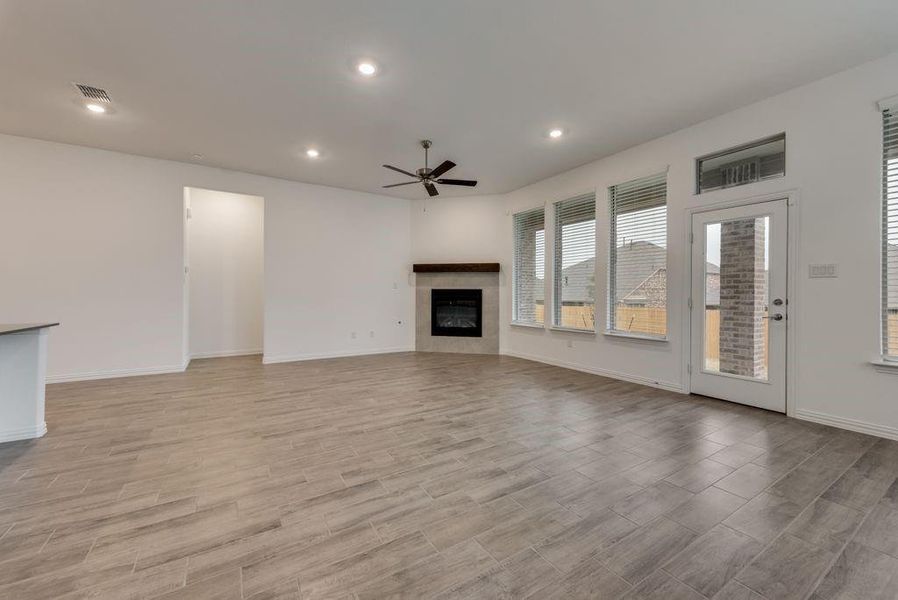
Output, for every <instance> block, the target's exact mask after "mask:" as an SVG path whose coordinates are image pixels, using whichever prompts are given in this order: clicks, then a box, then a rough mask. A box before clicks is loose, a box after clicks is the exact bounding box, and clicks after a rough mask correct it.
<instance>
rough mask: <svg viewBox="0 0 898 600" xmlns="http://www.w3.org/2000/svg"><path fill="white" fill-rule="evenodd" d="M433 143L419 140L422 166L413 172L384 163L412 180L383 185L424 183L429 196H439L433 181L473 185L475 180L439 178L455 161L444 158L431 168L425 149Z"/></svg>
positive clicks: (387, 186)
mask: <svg viewBox="0 0 898 600" xmlns="http://www.w3.org/2000/svg"><path fill="white" fill-rule="evenodd" d="M431 145H433V143H432V142H431V141H430V140H421V147H422V148H424V167H423V168H421V169H418V170H417V171H415V172H414V173H409V172H408V171H405V170H403V169H400V168H399V167H394V166H392V165H384V166H385V167H386V168H388V169H392V170H393V171H396V172H397V173H402V174H403V175H408V176H409V177H414V178H415V180H414V181H405V182H403V183H393V184H391V185H385V186H383V187H385V188H391V187H398V186H400V185H411V184H413V183H422V184H424V188H425V189H426V190H427V193H428V194H430V195H431V196H439V195H440V193H439V192H438V191H437V186H435V185H434V183H439V184H441V185H464V186H467V187H474V186H475V185H477V182H476V181H474V180H472V179H440V175H442V174H443V173H445V172H446V171H448V170H449V169H451V168H453V167H454V166H455V163H454V162H452V161H451V160H444V161H443V162H442V163H440V165H439V166H438V167H436V168H435V169H431V168H430V167H429V166H428V156H427V151H428V150H429V149H430V147H431Z"/></svg>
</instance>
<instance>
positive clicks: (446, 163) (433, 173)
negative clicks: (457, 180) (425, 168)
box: [430, 160, 455, 177]
mask: <svg viewBox="0 0 898 600" xmlns="http://www.w3.org/2000/svg"><path fill="white" fill-rule="evenodd" d="M454 166H455V163H454V162H452V161H451V160H444V161H443V162H441V163H440V165H439V166H438V167H437V168H436V169H434V170H433V171H431V172H430V176H431V177H439V176H440V175H442V174H443V173H445V172H446V171H448V170H449V169H451V168H452V167H454Z"/></svg>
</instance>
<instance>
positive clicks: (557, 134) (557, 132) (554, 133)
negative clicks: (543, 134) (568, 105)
mask: <svg viewBox="0 0 898 600" xmlns="http://www.w3.org/2000/svg"><path fill="white" fill-rule="evenodd" d="M563 135H564V131H562V130H561V129H553V130H551V131H549V137H550V138H560V137H561V136H563Z"/></svg>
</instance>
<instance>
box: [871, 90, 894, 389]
mask: <svg viewBox="0 0 898 600" xmlns="http://www.w3.org/2000/svg"><path fill="white" fill-rule="evenodd" d="M878 107H879V111H880V112H881V113H882V171H881V181H882V183H881V185H882V188H881V194H882V223H881V226H880V235H881V237H882V241H881V244H882V245H881V255H880V260H881V264H880V268H881V271H880V272H881V279H880V358H881V361H874V362H875V363H876V362H879V364H880V365H882V366H883V367H888V368H889V370H893V368H894V369H898V354H889V339H888V338H889V288H890V287H891V286H898V281H890V280H889V266H890V265H889V226H890V225H892V226H893V227H894V226H895V223H894V222H892V223H890V214H889V213H890V209H891V211H894V210H895V203H898V201H896V200H895V199H894V198H889V175H890V171H895V168H894V167H893V168H892V169H890V168H889V158H888V150H892V149H898V140H894V139H890V138H891V137H894V136H896V135H898V96H893V97H891V98H886V99H885V100H882V101H880V102H879V103H878ZM893 160H894V159H893ZM893 174H896V175H898V172H896V173H893ZM896 183H898V182H896ZM893 220H894V217H893ZM893 372H898V371H893Z"/></svg>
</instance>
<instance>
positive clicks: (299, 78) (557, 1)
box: [0, 0, 898, 197]
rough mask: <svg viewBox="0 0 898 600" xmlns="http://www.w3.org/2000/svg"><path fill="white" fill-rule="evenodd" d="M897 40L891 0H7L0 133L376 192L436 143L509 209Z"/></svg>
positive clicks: (1, 43)
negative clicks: (313, 154) (88, 102)
mask: <svg viewBox="0 0 898 600" xmlns="http://www.w3.org/2000/svg"><path fill="white" fill-rule="evenodd" d="M895 31H898V2H896V1H895V0H852V1H850V2H846V1H845V0H753V1H751V2H721V1H720V0H680V1H675V2H674V1H670V0H654V1H651V0H628V1H621V0H594V1H586V0H552V1H549V0H440V1H436V0H378V1H374V0H264V1H249V0H78V1H73V0H42V1H36V0H0V77H2V81H3V82H4V83H3V85H2V86H0V132H3V133H11V134H15V135H24V136H29V137H36V138H42V139H48V140H56V141H61V142H68V143H73V144H83V145H86V146H94V147H98V148H107V149H111V150H119V151H123V152H129V153H134V154H141V155H146V156H153V157H159V158H167V159H171V160H179V161H188V162H190V161H191V160H192V158H191V156H192V155H193V154H194V153H201V154H203V155H204V159H203V160H202V161H200V162H202V163H203V164H207V165H212V166H218V167H224V168H228V169H237V170H241V171H249V172H253V173H260V174H264V175H271V176H275V177H283V178H287V179H293V180H299V181H307V182H313V183H321V184H325V185H332V186H338V187H345V188H351V189H357V190H364V191H371V192H380V191H381V190H380V186H381V185H383V184H387V183H395V182H399V181H402V180H403V178H402V176H400V175H398V174H394V173H391V172H389V171H387V170H386V169H383V168H381V167H380V165H381V164H382V163H391V164H395V165H397V166H400V167H402V168H405V169H408V170H412V169H414V168H416V167H418V166H422V165H421V163H422V162H423V155H422V152H421V149H420V148H419V147H418V146H417V141H418V140H419V139H421V138H422V137H428V138H430V139H432V140H433V141H434V148H433V150H432V152H431V164H434V163H436V162H439V161H441V160H443V159H446V158H448V159H452V160H454V161H455V162H457V163H458V164H459V167H457V168H456V169H455V170H453V171H451V172H450V173H449V174H447V177H454V178H468V177H470V178H477V179H479V180H480V186H478V187H477V188H474V189H473V190H472V189H468V188H447V187H445V186H443V187H442V188H441V191H442V192H444V193H445V194H446V195H457V194H471V193H479V194H484V193H498V192H506V191H509V190H512V189H516V188H518V187H521V186H523V185H526V184H528V183H531V182H534V181H537V180H539V179H542V178H545V177H547V176H550V175H553V174H556V173H559V172H562V171H565V170H567V169H570V168H572V167H575V166H578V165H580V164H583V163H586V162H589V161H591V160H594V159H597V158H600V157H602V156H606V155H608V154H611V153H614V152H617V151H620V150H622V149H624V148H627V147H630V146H633V145H636V144H638V143H641V142H644V141H647V140H649V139H652V138H655V137H658V136H660V135H664V134H666V133H669V132H671V131H675V130H677V129H680V128H682V127H685V126H687V125H690V124H693V123H696V122H699V121H702V120H704V119H707V118H709V117H712V116H715V115H718V114H721V113H724V112H726V111H729V110H732V109H733V108H736V107H738V106H743V105H746V104H749V103H751V102H753V101H756V100H758V99H761V98H764V97H767V96H770V95H773V94H776V93H778V92H781V91H784V90H786V89H789V88H792V87H795V86H798V85H801V84H803V83H807V82H809V81H813V80H814V79H818V78H820V77H822V76H825V75H828V74H831V73H835V72H837V71H840V70H843V69H845V68H848V67H851V66H853V65H856V64H859V63H861V62H865V61H867V60H871V59H873V58H876V57H878V56H882V55H884V54H887V53H889V52H892V51H894V50H896V49H898V36H896V35H895ZM360 57H370V58H373V59H375V60H376V61H377V62H378V63H379V65H380V67H381V72H380V74H379V76H377V77H376V78H374V79H370V80H365V79H363V78H361V77H360V76H359V75H358V74H357V73H355V72H354V70H353V66H354V63H355V61H356V60H357V59H359V58H360ZM73 81H76V82H80V83H86V84H90V85H94V86H98V87H102V88H105V89H107V90H108V91H109V93H110V95H111V96H112V99H113V101H114V103H115V108H116V112H115V114H110V115H104V116H96V115H92V114H89V113H87V112H86V111H85V110H84V109H83V107H82V106H79V105H78V104H77V102H76V99H77V96H76V94H75V92H74V90H73V89H72V87H71V85H70V84H71V82H73ZM554 126H560V127H563V128H564V129H566V130H567V131H568V135H566V136H565V137H563V138H562V139H560V140H549V139H548V138H547V137H546V136H545V134H546V131H547V130H548V129H549V128H550V127H554ZM308 146H315V147H317V148H320V150H321V152H322V155H321V158H319V159H318V160H315V161H311V160H309V159H307V158H306V157H305V154H304V152H305V149H306V148H307V147H308ZM385 192H387V193H390V194H393V195H398V196H404V197H424V196H425V191H424V190H423V189H422V188H421V186H418V185H414V186H406V187H400V188H396V189H393V190H386V191H385Z"/></svg>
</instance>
